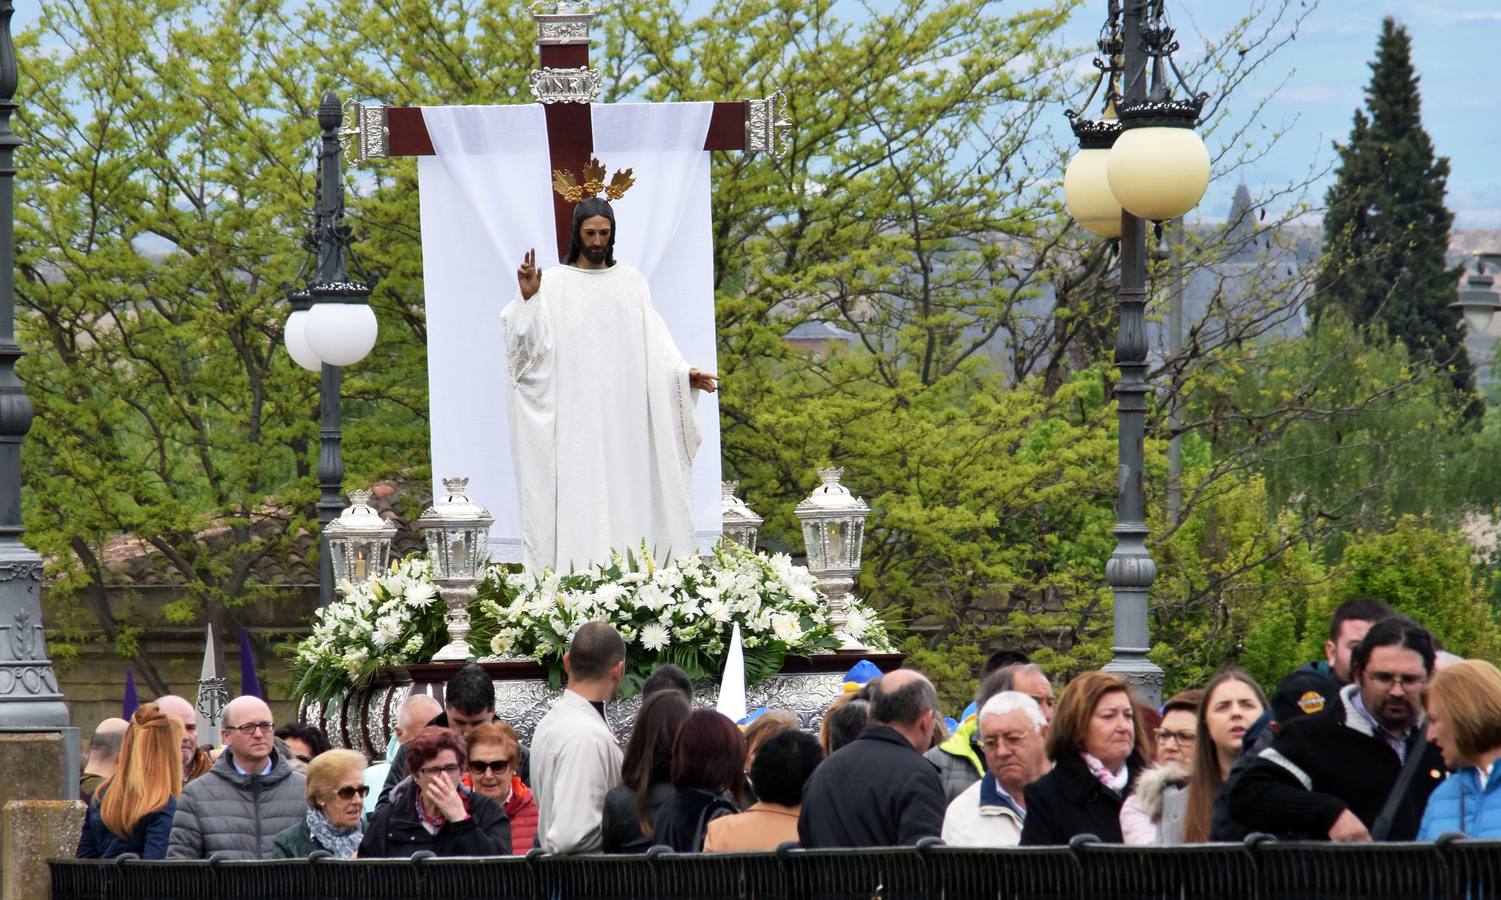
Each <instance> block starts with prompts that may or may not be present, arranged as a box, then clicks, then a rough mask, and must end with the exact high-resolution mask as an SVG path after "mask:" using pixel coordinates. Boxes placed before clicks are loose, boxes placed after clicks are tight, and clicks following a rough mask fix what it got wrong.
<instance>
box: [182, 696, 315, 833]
mask: <svg viewBox="0 0 1501 900" xmlns="http://www.w3.org/2000/svg"><path fill="white" fill-rule="evenodd" d="M275 729H276V725H275V723H274V722H273V721H272V719H271V708H270V707H269V706H267V705H266V704H265V702H264V701H263V700H261V699H260V698H259V697H250V696H245V697H236V698H235V699H234V700H231V701H230V702H229V705H228V706H226V707H224V725H223V727H222V728H220V730H219V733H220V735H221V737H222V738H223V739H224V746H225V750H224V755H223V756H221V757H220V758H219V760H218V762H216V763H214V767H213V768H212V769H210V770H209V771H208V773H207V774H205V775H204V776H203V777H201V778H197V779H194V780H193V781H192V782H190V783H189V784H188V785H187V786H185V787H184V788H183V792H182V797H180V798H179V799H178V801H177V814H176V815H175V816H174V817H173V819H172V838H171V842H170V844H169V845H168V848H167V858H168V859H207V858H208V857H209V856H211V855H213V854H215V853H220V854H223V856H224V858H226V859H270V858H271V857H272V850H273V846H272V842H273V841H274V840H275V838H276V835H277V833H278V832H280V831H282V830H283V829H285V828H288V827H290V826H291V825H294V824H296V823H297V822H300V821H302V819H303V817H304V816H305V814H306V812H307V779H306V778H304V777H303V775H302V773H300V772H294V771H293V770H292V767H291V766H290V765H289V764H288V763H287V761H286V760H285V759H283V758H282V757H280V756H279V755H278V754H277V753H276V751H275V744H274V736H273V733H274V731H275Z"/></svg>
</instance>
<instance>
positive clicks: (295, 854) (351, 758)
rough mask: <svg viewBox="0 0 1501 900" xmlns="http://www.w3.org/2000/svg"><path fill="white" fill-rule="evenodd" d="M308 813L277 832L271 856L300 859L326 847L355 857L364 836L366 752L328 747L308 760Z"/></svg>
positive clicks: (332, 852) (348, 857)
mask: <svg viewBox="0 0 1501 900" xmlns="http://www.w3.org/2000/svg"><path fill="white" fill-rule="evenodd" d="M304 774H306V775H307V807H308V808H307V815H306V816H305V817H303V820H302V821H301V822H298V823H297V824H296V825H293V826H291V827H290V828H287V829H285V830H283V831H281V832H280V833H278V834H277V835H276V840H275V841H274V842H273V844H272V851H271V855H272V857H274V858H276V859H299V858H302V857H305V856H311V855H312V854H313V852H314V851H317V850H326V851H328V852H329V853H331V854H333V855H334V856H335V857H337V858H339V859H352V858H353V857H354V851H355V850H357V849H359V846H360V840H361V839H362V838H363V837H364V830H363V829H362V828H361V823H362V816H363V813H364V811H365V795H366V794H367V793H369V792H370V789H369V788H368V787H366V786H365V754H363V753H359V752H357V751H355V750H327V751H325V752H323V753H320V754H318V755H317V756H315V757H313V759H312V761H311V762H309V763H308V766H307V769H306V770H305V773H304Z"/></svg>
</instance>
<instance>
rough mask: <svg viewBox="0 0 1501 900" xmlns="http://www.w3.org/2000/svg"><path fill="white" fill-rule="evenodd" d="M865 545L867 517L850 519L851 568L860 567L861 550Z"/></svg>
mask: <svg viewBox="0 0 1501 900" xmlns="http://www.w3.org/2000/svg"><path fill="white" fill-rule="evenodd" d="M864 547H865V518H864V517H863V516H860V517H857V518H855V519H852V520H850V538H849V566H848V567H849V568H851V569H858V568H860V556H861V550H862V549H864Z"/></svg>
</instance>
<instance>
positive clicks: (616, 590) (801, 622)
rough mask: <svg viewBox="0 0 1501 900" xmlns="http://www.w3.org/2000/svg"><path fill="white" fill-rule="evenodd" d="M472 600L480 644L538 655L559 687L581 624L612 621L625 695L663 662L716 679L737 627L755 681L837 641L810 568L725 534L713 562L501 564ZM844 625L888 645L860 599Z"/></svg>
mask: <svg viewBox="0 0 1501 900" xmlns="http://www.w3.org/2000/svg"><path fill="white" fill-rule="evenodd" d="M475 606H476V616H475V620H474V631H473V632H472V633H471V637H470V640H471V641H472V642H477V641H478V640H480V639H484V640H487V641H488V645H489V650H490V651H491V652H492V653H494V654H495V655H496V656H501V657H524V658H529V659H535V660H537V661H538V662H540V663H542V664H543V665H544V666H546V667H547V668H548V673H549V676H550V679H551V680H552V682H553V683H554V684H558V683H560V682H561V679H562V675H563V651H564V650H566V649H567V647H568V644H569V642H570V641H571V640H572V638H573V635H574V633H575V632H577V631H578V629H579V627H580V626H582V625H583V624H584V623H585V622H590V621H593V620H595V619H601V620H604V621H606V622H609V623H611V624H613V625H614V626H615V627H616V628H617V629H619V630H620V634H621V636H622V637H623V638H625V641H626V647H627V652H626V681H625V683H624V685H623V690H624V691H625V692H626V693H627V694H629V693H633V692H634V691H635V690H636V689H637V688H638V687H639V686H640V682H641V680H642V679H643V678H645V677H646V675H647V674H649V673H650V672H651V671H652V670H653V669H655V668H656V667H658V666H660V665H662V664H664V663H673V664H675V665H677V666H680V667H682V669H683V670H684V671H685V672H687V673H688V677H689V678H712V677H718V676H719V675H720V673H721V672H722V671H723V668H724V659H725V656H726V655H727V654H728V652H729V641H730V634H731V631H732V629H733V625H734V623H736V622H738V623H740V633H741V637H742V641H743V643H744V648H745V677H746V681H747V682H755V681H758V680H760V679H762V678H765V677H767V676H769V675H773V674H775V673H776V672H778V671H780V670H781V668H782V659H783V657H785V656H806V655H809V654H813V653H818V652H820V651H826V650H833V649H836V648H837V647H838V646H839V642H838V641H837V640H835V638H834V632H833V627H832V626H831V625H830V623H829V618H828V598H827V597H825V596H824V594H823V593H822V592H821V591H820V590H819V589H818V580H817V579H816V578H814V577H813V576H812V575H811V574H810V573H809V572H808V570H807V569H806V568H804V567H802V566H795V565H793V564H792V560H791V559H790V558H789V557H788V556H787V555H786V554H784V553H778V554H776V555H775V556H766V555H765V554H762V553H753V552H751V551H748V550H745V549H743V548H741V547H740V546H739V545H738V544H735V543H732V542H729V541H721V542H720V543H719V544H718V545H717V546H715V548H714V550H713V552H712V553H711V555H710V556H709V557H707V558H704V557H698V556H687V557H684V558H682V559H679V560H673V561H670V562H668V563H667V564H666V565H663V566H657V565H655V564H654V563H653V561H652V558H651V555H650V554H649V553H646V552H644V549H643V552H642V553H641V554H639V555H637V554H636V553H633V552H631V551H627V552H625V553H619V552H616V553H612V554H611V559H610V561H609V562H608V563H605V564H597V565H595V566H592V567H590V568H589V569H586V570H585V571H583V572H571V573H568V574H566V575H564V574H559V573H557V572H552V571H550V570H544V571H543V572H541V573H531V572H510V571H506V570H504V569H499V568H498V567H494V568H492V569H491V572H490V577H489V578H487V579H486V580H485V582H484V583H483V584H481V585H480V590H479V597H478V598H477V600H476V604H475ZM847 627H848V628H849V629H850V631H851V634H853V635H854V636H855V637H857V638H859V639H860V640H861V641H862V642H863V643H864V644H865V645H866V646H867V647H869V648H871V649H872V650H880V651H887V650H889V649H890V648H891V641H890V638H889V637H888V636H887V634H886V629H885V626H884V625H883V624H882V622H881V620H880V618H879V617H878V616H877V615H876V614H875V612H874V611H872V610H871V609H870V607H868V606H866V605H865V604H863V603H861V602H859V601H856V602H854V603H853V604H851V609H850V616H849V624H848V626H847ZM856 629H858V631H856Z"/></svg>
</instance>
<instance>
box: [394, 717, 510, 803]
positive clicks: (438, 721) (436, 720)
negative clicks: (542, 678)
mask: <svg viewBox="0 0 1501 900" xmlns="http://www.w3.org/2000/svg"><path fill="white" fill-rule="evenodd" d="M495 721H497V722H500V721H503V720H502V719H501V718H500V716H496V717H495ZM427 724H429V725H436V726H438V727H439V728H447V727H448V710H446V709H445V710H443V711H442V712H440V713H438V714H437V715H436V716H433V718H432V720H431V721H429V722H428V723H427ZM531 761H532V755H531V753H530V752H528V750H527V747H526V745H525V744H523V745H522V746H521V762H520V764H519V765H518V766H517V769H516V774H517V775H519V776H521V783H522V784H524V785H526V786H527V787H531V784H532V778H531V775H532V773H531ZM410 774H412V773H410V772H408V771H407V745H406V744H397V745H396V753H395V755H393V756H392V757H391V767H390V768H389V769H387V770H386V783H385V784H384V785H382V786H381V789H380V796H379V797H377V798H375V808H376V809H380V808H381V807H382V806H385V805H386V804H387V803H390V802H391V792H392V791H394V790H396V786H397V785H398V784H401V782H402V780H403V779H405V778H406V777H407V776H408V775H410Z"/></svg>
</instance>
